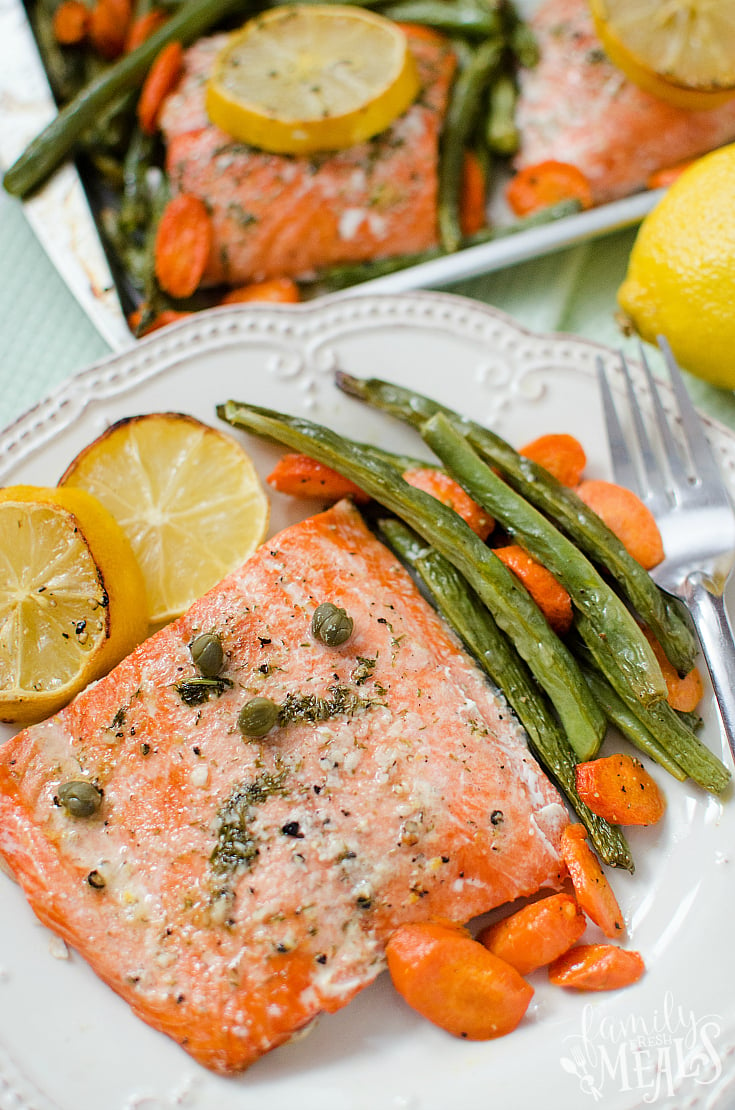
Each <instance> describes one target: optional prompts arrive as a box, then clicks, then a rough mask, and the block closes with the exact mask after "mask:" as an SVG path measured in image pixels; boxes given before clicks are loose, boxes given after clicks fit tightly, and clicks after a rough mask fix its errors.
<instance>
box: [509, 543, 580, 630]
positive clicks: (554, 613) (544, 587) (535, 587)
mask: <svg viewBox="0 0 735 1110" xmlns="http://www.w3.org/2000/svg"><path fill="white" fill-rule="evenodd" d="M493 550H494V551H495V554H496V555H497V557H498V558H499V559H500V561H501V562H502V563H505V565H506V566H507V567H508V569H509V570H512V571H513V573H514V574H515V575H516V576H517V577H518V578H520V580H521V582H522V583H523V585H524V586H525V587H526V589H527V590H528V592H529V593H530V595H531V597H532V598H533V600H534V601H535V602H536V604H537V605H538V607H539V609H540V610H541V612H542V613H543V614H544V616H545V617H546V619H547V621H548V622H549V624H550V625H551V627H552V628H553V629H554V631H555V632H556V633H557V635H559V636H563V635H564V633H565V632H568V631H569V629H570V627H571V624H572V599H571V598H570V596H569V594H568V592H567V590H566V589H565V588H564V586H562V584H561V582H557V580H556V578H554V575H553V574H552V573H551V571H549V570H547V569H546V567H545V566H543V565H542V564H541V563H539V562H538V561H537V560H536V559H534V557H533V556H532V555H529V554H528V552H527V551H524V550H523V548H522V547H519V546H518V545H517V544H508V546H507V547H496V548H494V549H493Z"/></svg>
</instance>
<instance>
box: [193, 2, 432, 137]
mask: <svg viewBox="0 0 735 1110" xmlns="http://www.w3.org/2000/svg"><path fill="white" fill-rule="evenodd" d="M419 87H420V86H419V77H418V72H417V70H416V64H415V62H414V59H413V55H412V54H411V52H410V50H409V49H408V44H407V41H406V36H405V34H404V32H403V31H402V30H401V28H400V27H399V26H398V25H397V24H396V23H393V22H391V21H390V20H388V19H384V18H383V17H382V16H380V15H376V14H375V13H374V12H370V11H366V10H365V9H362V8H350V7H346V6H341V5H325V4H321V5H320V4H315V5H311V4H304V5H299V6H293V7H279V8H272V9H271V10H270V11H266V12H265V13H264V14H263V15H259V16H257V17H255V18H254V19H251V20H250V21H249V22H248V23H246V24H245V26H244V28H243V29H242V30H241V31H239V32H237V33H235V34H234V35H233V36H232V37H231V39H230V41H229V44H228V45H227V46H225V48H224V49H223V50H222V51H221V53H220V54H219V55H218V57H217V59H216V60H215V64H214V69H213V71H212V76H211V78H210V80H209V83H208V85H207V94H206V104H207V112H208V113H209V118H210V119H211V120H212V122H213V123H214V124H216V125H217V126H218V127H220V128H222V130H223V131H226V132H228V134H230V135H233V136H234V137H235V138H236V139H239V140H240V141H241V142H244V143H249V144H250V145H252V146H256V147H260V148H261V149H262V150H267V151H270V152H272V153H279V154H306V153H312V152H315V151H323V150H341V149H343V148H344V147H348V146H352V145H353V144H355V143H359V142H362V141H363V140H364V139H369V138H370V137H371V136H372V135H377V134H378V133H379V132H380V131H384V130H385V129H386V128H387V127H388V126H389V125H390V124H391V123H392V122H393V120H394V119H396V117H397V116H399V115H401V113H402V112H405V111H406V109H407V108H408V107H409V105H410V104H411V102H412V101H413V100H414V98H415V97H416V95H417V93H418V91H419Z"/></svg>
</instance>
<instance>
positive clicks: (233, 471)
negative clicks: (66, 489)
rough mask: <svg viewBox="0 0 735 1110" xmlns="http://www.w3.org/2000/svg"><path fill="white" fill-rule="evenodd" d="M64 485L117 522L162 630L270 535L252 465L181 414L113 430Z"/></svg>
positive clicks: (226, 440) (124, 423)
mask: <svg viewBox="0 0 735 1110" xmlns="http://www.w3.org/2000/svg"><path fill="white" fill-rule="evenodd" d="M60 484H61V485H63V486H75V487H81V488H83V489H86V490H88V491H89V492H90V493H92V494H94V495H95V497H97V498H99V500H100V501H101V502H102V503H103V504H104V505H105V507H106V508H107V509H108V510H109V511H110V512H111V513H112V515H113V516H114V517H115V519H116V520H117V521H118V523H119V524H120V526H121V528H122V529H123V531H124V532H125V534H126V536H127V537H128V539H129V540H130V544H131V546H132V548H133V551H134V552H135V555H136V557H137V559H138V562H139V563H140V566H141V569H142V571H143V577H144V579H145V591H146V594H147V598H148V607H149V609H150V618H151V623H152V625H154V626H156V627H157V626H160V625H162V624H164V623H165V622H167V621H170V620H172V619H173V618H174V617H177V616H179V615H180V614H181V613H183V612H184V611H185V610H186V609H188V608H189V606H190V605H191V604H192V602H193V601H195V600H196V598H197V597H200V596H201V595H202V594H203V593H206V591H207V590H209V589H210V588H211V587H212V586H214V585H216V583H217V582H219V581H220V580H221V579H222V578H224V577H225V575H227V574H229V573H230V572H231V571H233V570H235V569H236V568H237V567H238V566H240V564H241V563H243V562H244V561H245V559H247V557H248V556H249V555H251V554H252V552H253V551H254V550H255V548H256V547H257V546H258V544H259V543H261V541H262V540H263V539H264V538H265V534H266V530H267V527H268V519H269V502H268V498H267V496H266V494H265V492H264V490H263V486H262V485H261V482H260V479H259V478H258V475H257V473H256V471H255V467H254V466H253V463H252V460H251V459H250V457H249V455H248V454H247V453H246V452H245V451H244V450H243V448H242V447H241V446H240V445H239V444H238V443H236V442H235V440H234V439H231V438H230V436H228V435H225V434H224V433H223V432H220V431H218V430H217V429H215V428H210V427H209V425H207V424H203V423H201V422H200V421H199V420H195V419H194V418H193V417H191V416H185V415H182V414H181V413H150V414H147V415H143V416H134V417H131V418H128V419H125V420H121V421H119V422H118V423H117V424H113V425H112V427H111V428H108V429H107V431H106V432H104V433H103V434H102V435H101V436H100V437H99V438H98V439H96V440H94V442H93V443H91V444H90V445H89V446H88V447H86V448H85V449H84V450H83V451H82V452H81V453H80V454H79V455H77V457H76V458H75V459H74V461H73V462H72V463H71V464H70V466H69V467H68V468H67V470H66V472H65V474H64V475H63V477H62V479H61V483H60Z"/></svg>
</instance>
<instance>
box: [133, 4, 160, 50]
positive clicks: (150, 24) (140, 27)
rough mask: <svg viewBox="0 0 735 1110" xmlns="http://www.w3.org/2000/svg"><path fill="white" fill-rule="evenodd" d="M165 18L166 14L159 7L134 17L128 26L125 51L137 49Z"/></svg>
mask: <svg viewBox="0 0 735 1110" xmlns="http://www.w3.org/2000/svg"><path fill="white" fill-rule="evenodd" d="M167 19H168V16H167V15H166V13H165V12H164V11H162V10H161V8H152V9H151V10H150V11H149V12H146V13H145V14H144V15H141V16H138V18H137V19H134V20H133V22H132V23H131V24H130V27H129V28H128V33H127V37H126V39H125V53H126V54H129V53H130V52H131V51H132V50H137V49H138V47H139V46H142V45H143V43H144V42H145V41H146V40H147V39H149V38H150V37H151V35H152V34H153V32H154V31H157V30H158V28H159V27H163V25H164V23H165V22H166V20H167Z"/></svg>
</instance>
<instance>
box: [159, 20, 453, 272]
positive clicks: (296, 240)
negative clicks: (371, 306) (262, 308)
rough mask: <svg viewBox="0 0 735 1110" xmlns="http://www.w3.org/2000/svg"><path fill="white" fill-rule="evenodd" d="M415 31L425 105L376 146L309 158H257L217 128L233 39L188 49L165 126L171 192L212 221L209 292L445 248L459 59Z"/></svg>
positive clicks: (377, 140) (417, 107)
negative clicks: (440, 194)
mask: <svg viewBox="0 0 735 1110" xmlns="http://www.w3.org/2000/svg"><path fill="white" fill-rule="evenodd" d="M407 33H408V35H409V42H410V46H411V50H412V51H413V53H414V56H415V58H416V62H417V67H418V71H419V77H420V80H421V87H422V91H421V93H420V95H419V98H418V99H417V101H416V102H415V103H414V104H413V105H412V106H411V108H409V109H408V111H407V112H405V113H404V114H403V115H402V116H400V117H399V118H398V119H397V120H396V121H395V122H394V123H393V125H392V126H391V127H389V128H388V129H387V130H386V131H384V132H382V133H381V134H380V135H377V136H376V137H375V138H373V139H371V140H369V141H368V142H364V143H358V144H356V145H355V146H353V147H350V148H349V149H347V150H343V151H339V152H337V153H333V154H320V155H313V156H309V157H307V156H304V155H300V156H285V155H277V154H268V153H266V152H264V151H259V150H255V149H253V148H252V147H248V146H246V145H245V144H243V143H240V142H237V141H236V140H234V139H233V138H232V137H231V136H229V135H227V134H225V133H224V132H223V131H220V130H219V128H217V127H215V126H214V125H213V124H211V123H210V122H209V118H208V116H207V113H206V109H205V105H204V95H205V86H206V80H207V77H208V76H209V73H210V72H211V69H212V65H213V62H214V58H215V57H216V55H217V53H218V52H219V51H220V50H221V49H222V46H223V45H224V44H225V43H226V41H227V36H226V35H214V36H212V37H210V38H206V39H202V40H200V41H199V42H198V43H197V44H196V45H195V46H193V47H191V48H190V49H189V50H187V52H186V55H185V70H184V73H183V76H182V79H181V81H180V83H179V85H178V87H177V89H176V90H175V91H174V92H173V93H172V94H171V96H169V98H168V99H167V100H166V102H165V104H164V107H163V110H162V114H161V119H160V124H161V130H162V132H163V136H164V141H165V143H166V170H167V173H168V176H169V180H170V182H171V188H172V191H173V192H174V193H180V192H181V193H191V194H193V195H194V196H196V197H199V198H201V200H203V201H204V202H205V204H206V205H207V208H208V210H209V212H210V214H211V217H212V225H213V230H214V236H213V244H212V250H211V254H210V258H209V264H208V266H207V270H206V273H205V276H204V279H203V284H205V285H207V284H209V285H212V284H219V283H221V282H225V283H228V284H231V285H237V284H241V283H244V282H248V281H252V280H260V279H263V278H270V277H279V276H281V275H286V276H291V277H306V276H309V275H313V273H314V272H315V271H317V270H320V269H323V268H324V267H326V266H329V265H332V264H334V263H339V262H359V261H363V260H365V259H370V258H379V257H385V256H389V255H395V254H403V253H412V252H414V251H421V250H424V249H426V248H427V247H430V246H433V245H434V244H435V243H436V242H437V224H436V216H437V165H438V147H439V132H440V129H441V125H442V121H443V118H444V113H445V110H446V105H447V98H448V94H449V87H450V84H451V80H452V76H453V74H454V68H455V56H454V53H453V51H452V49H451V46H450V44H449V43H448V42H447V41H446V40H444V39H442V38H441V37H440V36H437V35H433V34H426V35H424V34H419V33H417V32H416V31H415V30H413V31H412V30H411V29H410V28H407Z"/></svg>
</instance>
